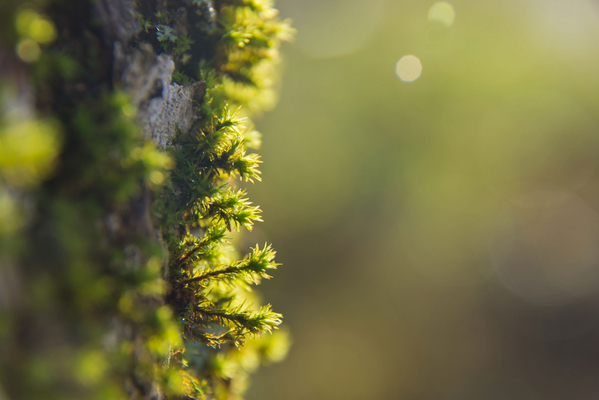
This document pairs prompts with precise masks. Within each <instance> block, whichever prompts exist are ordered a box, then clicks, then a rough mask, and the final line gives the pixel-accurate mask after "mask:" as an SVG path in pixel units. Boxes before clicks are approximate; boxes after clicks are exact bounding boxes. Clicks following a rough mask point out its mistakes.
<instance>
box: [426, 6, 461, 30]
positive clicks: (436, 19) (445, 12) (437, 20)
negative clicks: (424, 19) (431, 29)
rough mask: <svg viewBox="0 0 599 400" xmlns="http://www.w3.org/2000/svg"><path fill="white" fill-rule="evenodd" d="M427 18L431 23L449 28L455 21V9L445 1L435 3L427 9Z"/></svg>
mask: <svg viewBox="0 0 599 400" xmlns="http://www.w3.org/2000/svg"><path fill="white" fill-rule="evenodd" d="M428 20H429V22H431V23H433V24H439V25H442V26H444V27H446V28H449V27H450V26H451V25H453V22H454V21H455V9H454V8H453V6H452V5H451V4H449V3H448V2H446V1H440V2H438V3H435V4H433V5H432V6H431V8H430V9H429V10H428Z"/></svg>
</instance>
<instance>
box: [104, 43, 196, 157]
mask: <svg viewBox="0 0 599 400" xmlns="http://www.w3.org/2000/svg"><path fill="white" fill-rule="evenodd" d="M115 60H116V65H117V68H116V69H117V70H119V68H118V66H119V65H122V66H123V67H124V68H123V72H122V75H121V82H122V85H123V86H124V89H125V91H126V92H127V93H128V94H129V96H130V97H131V100H132V102H133V105H134V106H135V107H136V108H137V116H138V119H139V122H140V126H141V129H142V131H143V132H144V135H145V137H147V138H150V139H152V140H153V141H154V143H156V144H157V145H158V146H160V147H161V148H165V147H167V146H168V145H169V144H170V141H171V139H172V137H173V135H175V134H176V133H177V132H178V131H179V132H181V133H183V134H184V133H187V132H189V130H190V129H191V127H192V126H193V123H194V122H195V121H196V120H197V118H198V107H199V105H200V104H201V102H202V99H203V98H204V95H205V93H206V84H205V83H204V82H202V81H201V82H196V83H194V84H193V85H188V86H181V85H179V84H177V83H174V82H172V81H171V76H172V73H173V71H174V68H175V63H174V62H173V60H172V58H171V57H170V56H168V55H165V54H161V55H158V56H156V54H155V53H154V50H153V49H152V47H151V46H150V45H149V44H142V45H141V46H140V47H139V48H138V49H136V50H134V51H133V52H132V53H131V54H128V55H125V54H124V51H123V48H122V46H119V45H117V46H115Z"/></svg>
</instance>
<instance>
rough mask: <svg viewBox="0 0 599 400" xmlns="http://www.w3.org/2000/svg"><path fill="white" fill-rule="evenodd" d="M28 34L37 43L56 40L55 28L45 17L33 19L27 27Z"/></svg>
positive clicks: (47, 42)
mask: <svg viewBox="0 0 599 400" xmlns="http://www.w3.org/2000/svg"><path fill="white" fill-rule="evenodd" d="M29 35H30V36H31V38H32V39H33V40H35V41H36V42H38V43H41V44H50V43H52V42H54V40H56V28H54V24H53V23H52V22H50V21H48V20H47V19H43V18H39V19H36V20H34V21H33V22H32V24H31V26H30V27H29Z"/></svg>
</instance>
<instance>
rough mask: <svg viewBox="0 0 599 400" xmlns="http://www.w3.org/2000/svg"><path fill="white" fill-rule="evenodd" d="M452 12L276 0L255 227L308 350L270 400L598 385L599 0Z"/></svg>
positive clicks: (592, 392)
mask: <svg viewBox="0 0 599 400" xmlns="http://www.w3.org/2000/svg"><path fill="white" fill-rule="evenodd" d="M434 4H435V2H434V1H413V0H411V1H410V0H406V1H401V0H369V1H364V0H301V1H300V0H278V2H277V6H278V8H279V9H280V11H281V14H282V16H283V17H289V18H292V19H293V21H294V26H295V27H296V28H297V29H298V35H297V39H296V43H295V44H293V45H287V46H285V47H284V49H283V53H284V64H283V66H282V71H283V79H282V85H281V90H280V101H279V104H278V106H277V108H276V109H275V110H274V111H272V112H269V113H267V114H265V115H264V116H263V117H262V118H261V119H260V120H259V121H258V123H257V128H258V129H259V130H260V131H261V132H262V133H263V134H264V144H263V147H262V149H261V151H260V153H261V154H262V157H263V160H264V164H263V166H262V171H263V182H262V183H259V184H256V185H253V186H250V187H249V192H250V196H249V197H250V198H251V199H252V201H253V202H254V203H255V204H259V205H260V206H261V208H262V209H263V210H264V212H263V217H264V219H265V222H264V223H262V224H259V226H257V227H256V229H255V232H253V233H252V234H251V235H250V236H248V237H246V240H247V243H248V244H255V243H256V242H259V243H264V241H266V240H268V241H269V242H272V243H273V244H274V247H275V249H277V252H278V254H277V261H278V262H280V263H282V264H283V266H282V267H281V268H280V269H279V270H278V271H277V272H276V273H275V279H274V280H272V281H268V282H265V283H264V284H263V285H262V291H263V292H264V298H265V299H267V301H268V302H271V303H272V304H273V305H274V308H275V310H276V311H278V312H281V313H283V314H284V316H285V322H286V324H287V326H288V327H290V329H291V331H292V335H293V341H294V345H293V347H292V349H291V351H290V354H289V357H288V359H287V360H286V361H285V362H284V363H282V364H277V365H276V366H272V367H269V368H267V369H265V370H264V371H263V372H262V373H261V374H260V375H259V376H256V377H255V378H254V381H253V385H252V388H251V390H250V393H249V396H248V397H249V399H251V400H274V399H285V400H300V399H301V400H305V399H314V400H321V399H322V400H325V399H326V400H337V399H340V400H341V399H343V400H354V399H377V400H387V399H389V400H391V399H402V400H404V399H405V400H412V399H413V400H416V399H423V400H428V399H441V400H445V399H447V400H454V399H455V400H458V399H459V400H470V399H472V400H478V399H485V400H495V399H510V400H520V399H523V400H529V399H530V400H534V399H543V400H553V399H580V400H583V399H595V398H597V396H598V395H599V379H597V376H599V214H598V211H599V174H598V173H597V172H598V169H599V113H598V111H599V3H597V2H595V1H591V0H489V1H477V0H462V1H458V0H456V1H453V2H452V3H451V6H452V7H448V5H447V4H445V5H443V6H441V8H438V9H437V10H436V11H430V9H431V7H432V6H433V5H434ZM437 7H439V6H437ZM451 11H454V12H455V20H454V21H452V18H451ZM429 13H430V18H429ZM405 55H414V56H416V57H417V58H418V59H419V60H420V61H421V64H422V73H421V75H420V77H419V78H418V79H417V80H415V81H414V82H412V83H407V82H402V81H401V80H400V79H399V78H398V75H397V74H396V63H397V62H398V60H399V59H400V58H401V57H403V56H405ZM416 72H417V71H416Z"/></svg>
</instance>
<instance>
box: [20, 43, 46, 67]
mask: <svg viewBox="0 0 599 400" xmlns="http://www.w3.org/2000/svg"><path fill="white" fill-rule="evenodd" d="M17 54H18V56H19V58H20V59H21V60H23V61H25V62H28V63H32V62H35V61H37V60H39V59H40V55H41V54H42V51H41V49H40V46H39V45H38V44H37V42H36V41H35V40H33V39H23V40H21V41H20V42H19V43H18V44H17Z"/></svg>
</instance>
